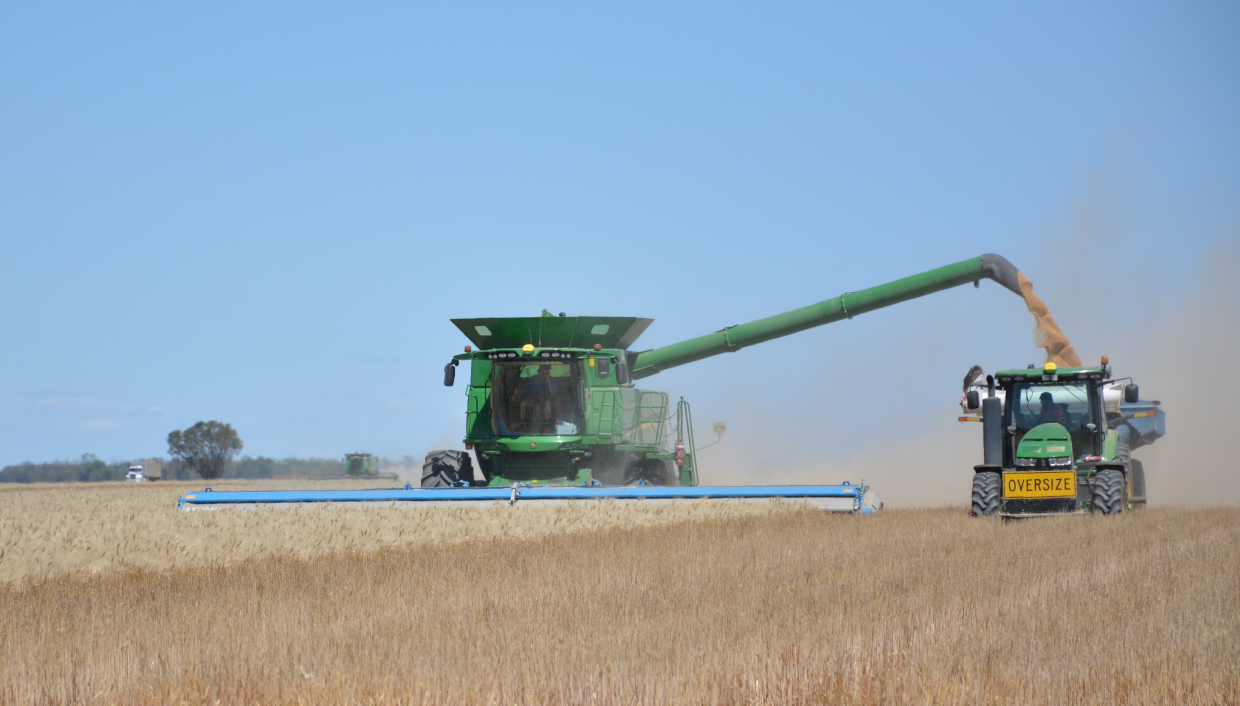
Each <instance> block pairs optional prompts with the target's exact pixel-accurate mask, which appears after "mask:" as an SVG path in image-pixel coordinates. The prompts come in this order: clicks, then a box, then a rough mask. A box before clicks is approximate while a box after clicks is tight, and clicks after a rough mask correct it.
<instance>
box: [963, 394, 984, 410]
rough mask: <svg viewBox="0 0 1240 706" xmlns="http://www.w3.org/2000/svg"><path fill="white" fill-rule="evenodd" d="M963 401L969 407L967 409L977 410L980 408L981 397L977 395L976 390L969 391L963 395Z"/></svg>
mask: <svg viewBox="0 0 1240 706" xmlns="http://www.w3.org/2000/svg"><path fill="white" fill-rule="evenodd" d="M964 401H965V404H967V405H968V406H969V409H977V408H978V407H981V406H982V400H981V395H979V394H977V390H969V391H968V392H966V393H964Z"/></svg>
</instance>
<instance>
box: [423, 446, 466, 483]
mask: <svg viewBox="0 0 1240 706" xmlns="http://www.w3.org/2000/svg"><path fill="white" fill-rule="evenodd" d="M473 479H474V464H473V461H472V460H471V459H470V457H469V454H468V453H466V452H464V451H432V452H430V453H428V454H427V455H426V463H423V464H422V487H423V488H448V487H450V486H451V485H452V484H453V483H459V482H460V481H465V482H467V483H468V482H472V481H473Z"/></svg>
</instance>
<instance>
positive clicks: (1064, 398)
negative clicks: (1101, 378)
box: [1007, 382, 1097, 455]
mask: <svg viewBox="0 0 1240 706" xmlns="http://www.w3.org/2000/svg"><path fill="white" fill-rule="evenodd" d="M1007 399H1008V414H1009V416H1008V420H1009V421H1008V424H1011V425H1013V426H1015V427H1016V440H1017V443H1019V442H1020V439H1022V438H1023V437H1024V436H1025V432H1027V431H1029V430H1030V429H1032V428H1034V427H1036V426H1039V425H1041V424H1048V423H1051V422H1054V423H1056V424H1062V425H1063V426H1064V428H1065V429H1067V430H1068V434H1069V436H1071V437H1072V448H1073V449H1074V450H1075V453H1077V454H1078V455H1079V454H1080V453H1082V452H1084V451H1085V450H1087V449H1088V450H1090V451H1092V450H1093V438H1094V436H1093V433H1092V432H1090V430H1089V429H1088V428H1087V427H1086V425H1087V424H1097V422H1096V421H1095V420H1094V413H1093V409H1094V406H1093V402H1092V401H1091V400H1090V391H1089V387H1088V386H1087V385H1085V384H1084V383H1073V382H1064V383H1049V382H1038V383H1031V382H1023V383H1017V384H1016V385H1014V386H1012V391H1011V393H1010V394H1009V395H1008V398H1007Z"/></svg>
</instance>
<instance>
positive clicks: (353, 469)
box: [344, 451, 379, 476]
mask: <svg viewBox="0 0 1240 706" xmlns="http://www.w3.org/2000/svg"><path fill="white" fill-rule="evenodd" d="M344 471H345V473H347V474H348V475H351V476H377V475H379V459H378V457H376V456H374V455H372V454H368V453H362V452H361V451H358V452H357V453H351V454H345V455H344Z"/></svg>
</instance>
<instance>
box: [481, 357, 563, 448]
mask: <svg viewBox="0 0 1240 706" xmlns="http://www.w3.org/2000/svg"><path fill="white" fill-rule="evenodd" d="M491 375H492V383H491V385H492V394H491V404H492V405H493V407H494V410H495V415H494V419H493V424H494V430H495V433H496V434H497V435H499V436H525V435H537V436H576V435H578V434H580V433H581V432H580V429H581V389H580V388H581V373H580V369H579V368H578V367H577V361H572V360H570V361H563V360H559V361H555V362H551V361H545V362H544V361H539V362H533V361H519V362H518V361H513V362H511V363H507V362H503V363H501V362H497V363H496V364H495V368H494V370H493V372H492V373H491Z"/></svg>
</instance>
